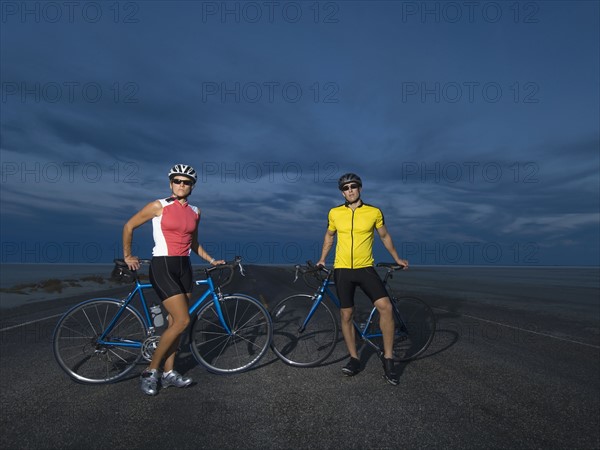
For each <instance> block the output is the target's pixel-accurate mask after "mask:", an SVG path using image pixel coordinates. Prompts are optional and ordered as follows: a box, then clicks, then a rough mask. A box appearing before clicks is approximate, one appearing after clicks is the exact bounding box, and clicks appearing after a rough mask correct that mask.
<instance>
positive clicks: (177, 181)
mask: <svg viewBox="0 0 600 450" xmlns="http://www.w3.org/2000/svg"><path fill="white" fill-rule="evenodd" d="M171 182H172V183H173V184H183V185H184V186H191V185H192V184H194V182H193V181H191V180H182V179H181V178H173V179H172V180H171Z"/></svg>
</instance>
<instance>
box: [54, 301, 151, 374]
mask: <svg viewBox="0 0 600 450" xmlns="http://www.w3.org/2000/svg"><path fill="white" fill-rule="evenodd" d="M121 306H122V305H121V302H120V301H119V300H115V299H107V298H104V299H93V300H88V301H86V302H83V303H80V304H79V305H76V306H74V307H73V308H71V309H70V310H69V311H67V312H66V313H65V315H64V316H62V318H61V319H60V320H59V321H58V324H57V325H56V328H55V329H54V336H53V338H52V340H53V348H54V357H55V358H56V361H57V362H58V365H59V366H60V367H61V368H62V369H63V370H64V371H65V372H66V373H67V374H68V375H69V376H70V377H71V378H73V379H74V380H76V381H79V382H82V383H92V384H100V383H110V382H113V381H116V380H118V379H119V378H122V377H124V376H125V375H126V374H127V373H128V372H129V371H131V369H133V368H134V367H135V365H136V363H137V362H138V361H139V360H140V358H141V356H142V354H141V351H140V349H141V343H142V342H143V341H144V339H145V338H146V336H147V328H146V325H145V324H144V321H143V320H142V318H141V316H140V314H139V313H138V312H137V311H136V310H135V309H133V308H132V307H130V306H127V307H126V308H125V309H124V310H123V311H122V313H121V315H120V316H119V318H118V319H117V321H116V322H115V324H114V325H113V327H112V329H111V331H110V333H109V334H108V335H107V336H106V338H105V341H107V342H108V343H105V344H99V343H98V338H99V337H100V335H101V334H102V333H103V332H104V330H106V328H107V327H108V325H109V324H110V323H111V321H112V320H113V319H114V318H115V316H116V314H117V312H118V311H119V310H120V309H121Z"/></svg>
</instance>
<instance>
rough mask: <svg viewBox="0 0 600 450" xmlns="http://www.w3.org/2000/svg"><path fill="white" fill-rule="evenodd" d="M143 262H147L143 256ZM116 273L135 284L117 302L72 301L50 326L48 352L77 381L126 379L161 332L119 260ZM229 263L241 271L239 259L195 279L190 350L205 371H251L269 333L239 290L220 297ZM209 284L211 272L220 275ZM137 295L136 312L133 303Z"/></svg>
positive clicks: (264, 316) (257, 307)
mask: <svg viewBox="0 0 600 450" xmlns="http://www.w3.org/2000/svg"><path fill="white" fill-rule="evenodd" d="M143 262H144V263H149V260H143ZM115 264H116V266H115V270H117V271H118V273H119V274H120V275H121V276H122V277H128V278H129V279H131V280H132V281H133V282H134V283H135V287H134V289H133V290H132V291H131V292H130V293H129V295H128V296H127V297H126V298H125V299H122V300H117V299H112V298H95V299H92V300H87V301H85V302H83V303H80V304H78V305H75V306H74V307H72V308H71V309H69V310H68V311H67V312H66V313H65V314H64V315H63V316H62V317H61V319H60V320H59V321H58V324H57V325H56V328H55V330H54V336H53V348H54V356H55V357H56V361H57V362H58V364H59V366H60V367H61V368H62V369H63V370H64V371H65V372H66V373H67V374H68V375H69V376H70V377H71V378H73V379H74V380H76V381H78V382H81V383H92V384H100V383H111V382H114V381H117V380H119V379H121V378H123V377H125V376H126V375H127V374H128V373H129V372H130V371H131V370H132V369H133V368H134V367H135V366H136V364H137V363H138V362H139V361H140V360H141V359H142V358H143V359H145V360H146V361H150V360H151V359H152V354H153V352H154V350H155V349H156V348H157V345H158V341H159V339H160V336H158V335H157V334H156V331H157V330H156V328H157V327H155V325H154V323H153V320H152V315H151V311H150V308H148V304H147V302H146V298H145V297H144V290H146V289H150V288H151V287H152V285H151V284H143V283H141V282H140V279H139V277H138V274H137V273H136V272H132V271H129V269H128V268H127V265H126V264H125V261H123V260H118V259H117V260H115ZM235 268H238V269H239V271H240V273H241V274H242V275H243V274H244V272H243V267H242V265H241V262H240V259H239V258H236V260H235V261H233V262H229V263H227V264H224V265H219V266H214V267H210V268H207V269H205V270H204V271H205V273H206V279H205V280H198V281H196V284H197V285H205V286H207V290H206V292H204V293H203V294H202V296H201V297H200V298H199V299H198V300H197V301H196V302H194V303H193V304H192V305H191V306H190V308H189V312H190V316H191V318H192V323H191V325H190V348H191V352H192V355H194V358H195V359H196V360H197V361H198V363H200V364H201V365H203V366H204V367H206V368H207V369H208V370H209V371H210V372H213V373H218V374H227V373H238V372H243V371H245V370H248V369H250V368H251V367H252V366H254V365H255V364H256V363H257V362H258V361H259V360H260V359H261V358H262V356H263V355H264V354H265V352H266V351H267V349H268V348H269V345H270V343H271V338H272V322H271V317H270V315H269V313H268V311H267V310H266V308H265V307H264V306H263V305H262V304H261V303H260V302H259V301H258V300H256V299H255V298H253V297H250V296H248V295H245V294H223V293H222V292H221V288H222V287H223V286H225V285H226V284H228V283H229V282H230V281H231V279H232V277H233V273H234V270H235ZM227 270H229V275H228V276H227V277H226V279H225V280H224V281H223V282H222V283H219V282H217V283H215V281H214V280H213V274H214V273H215V272H218V273H219V275H220V276H222V277H224V275H223V274H225V273H226V272H225V271H227ZM136 296H139V298H140V303H141V306H142V310H141V312H140V311H138V310H137V309H135V308H134V307H133V306H132V301H133V299H134V298H135V297H136Z"/></svg>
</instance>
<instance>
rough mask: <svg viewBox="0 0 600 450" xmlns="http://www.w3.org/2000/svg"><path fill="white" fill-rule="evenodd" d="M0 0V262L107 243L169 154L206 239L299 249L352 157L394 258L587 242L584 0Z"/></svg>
mask: <svg viewBox="0 0 600 450" xmlns="http://www.w3.org/2000/svg"><path fill="white" fill-rule="evenodd" d="M1 5H2V18H1V35H0V36H1V55H0V56H1V61H0V62H1V68H0V75H1V81H2V99H1V103H0V106H1V117H0V119H1V126H2V129H1V133H2V134H1V142H0V149H1V164H2V175H1V190H2V191H1V192H2V198H1V201H2V205H1V206H2V217H1V226H2V229H1V232H2V253H1V259H2V262H108V261H111V260H112V258H114V257H115V256H121V251H120V245H121V243H120V239H121V230H122V226H123V224H124V223H125V221H126V220H127V219H128V218H129V217H130V216H131V215H132V214H133V213H134V212H135V211H137V210H138V209H139V208H141V207H143V206H144V205H145V204H146V203H148V202H150V201H151V200H154V199H157V198H161V197H165V196H167V195H168V194H169V191H168V182H167V177H166V174H167V172H168V169H169V167H170V166H172V165H173V164H174V163H180V162H181V163H187V164H191V165H193V166H194V167H196V169H197V170H198V172H199V174H200V181H199V183H198V186H197V188H196V189H195V190H194V192H193V195H192V197H191V198H190V200H191V202H192V203H193V204H196V205H198V206H199V207H200V208H201V209H202V211H203V220H202V222H201V225H200V240H201V242H203V243H204V245H205V246H206V247H207V248H208V249H209V251H210V252H211V254H213V255H214V256H216V257H223V258H231V257H232V256H234V255H236V254H241V255H242V256H243V257H244V258H245V259H246V260H247V261H248V262H253V263H299V262H303V261H305V260H306V259H313V260H316V259H318V256H319V254H320V246H321V243H322V237H323V234H324V232H325V227H326V216H327V211H328V209H329V208H331V207H332V206H335V205H337V204H339V203H341V200H342V197H341V195H340V193H339V191H337V189H336V183H335V180H336V179H337V178H338V177H339V176H340V175H341V174H343V173H344V172H347V171H353V172H357V173H358V174H360V176H361V177H362V178H363V181H364V189H363V193H362V195H363V199H364V200H365V201H366V202H368V203H371V204H374V205H377V206H379V207H380V208H381V209H382V210H383V213H384V215H385V219H386V224H387V227H388V229H389V231H390V232H391V234H392V237H393V238H394V241H395V244H396V247H397V248H398V249H399V251H400V252H401V253H402V254H403V256H404V257H406V258H408V259H409V260H410V261H411V262H412V263H413V264H462V265H470V264H492V265H494V264H495V265H514V264H517V265H556V264H558V265H590V264H594V265H598V264H599V263H600V261H599V256H598V253H599V231H600V230H599V221H600V219H599V217H600V215H599V121H600V118H599V85H600V82H599V56H598V55H599V53H600V52H599V41H600V35H599V3H598V2H596V1H569V2H566V1H565V2H562V1H533V2H529V1H522V2H517V1H494V2H437V1H434V2H412V1H407V2H404V1H397V2H395V1H382V2H379V1H337V2H336V1H333V2H327V1H324V2H315V1H296V2H285V1H280V2H269V1H265V2H262V1H260V2H192V1H185V2H166V1H133V2H20V1H19V2H11V1H3V2H2V3H1ZM135 242H136V244H137V253H138V254H139V255H140V256H148V255H150V250H151V246H152V242H151V226H150V224H148V225H146V226H145V227H143V228H142V229H139V230H138V231H136V234H135ZM385 255H386V253H385V250H384V249H383V246H382V245H381V244H380V243H377V245H376V256H377V258H378V259H386V258H385ZM330 256H333V252H332V254H331V255H330ZM388 259H389V258H388ZM194 261H196V262H200V261H199V259H198V258H197V257H195V260H194Z"/></svg>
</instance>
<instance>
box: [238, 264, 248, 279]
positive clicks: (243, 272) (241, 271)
mask: <svg viewBox="0 0 600 450" xmlns="http://www.w3.org/2000/svg"><path fill="white" fill-rule="evenodd" d="M238 267H239V268H240V275H241V276H243V277H245V276H246V272H245V271H244V266H242V263H241V262H238Z"/></svg>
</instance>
